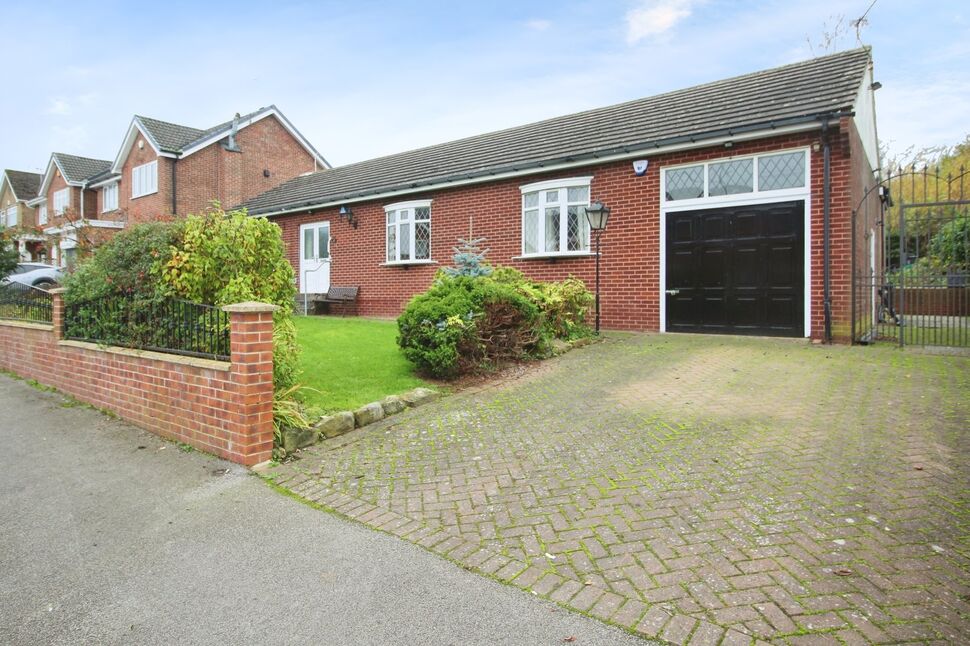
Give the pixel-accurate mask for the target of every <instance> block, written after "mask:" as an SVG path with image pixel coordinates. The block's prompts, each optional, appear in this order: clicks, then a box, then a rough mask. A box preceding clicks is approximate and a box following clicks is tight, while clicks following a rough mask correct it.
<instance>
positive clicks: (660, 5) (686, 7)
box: [626, 0, 693, 45]
mask: <svg viewBox="0 0 970 646" xmlns="http://www.w3.org/2000/svg"><path fill="white" fill-rule="evenodd" d="M692 4H693V0H644V1H642V2H641V3H640V5H639V6H638V7H635V8H633V9H630V10H629V11H628V12H627V13H626V40H627V42H628V43H629V44H631V45H632V44H634V43H636V42H639V41H641V40H643V39H644V38H649V37H651V36H659V35H661V34H664V33H665V32H668V31H670V30H671V29H673V28H674V26H676V25H677V23H679V22H680V21H681V20H683V19H684V18H687V17H688V16H690V14H691V5H692Z"/></svg>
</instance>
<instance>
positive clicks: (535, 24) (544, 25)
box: [525, 18, 552, 31]
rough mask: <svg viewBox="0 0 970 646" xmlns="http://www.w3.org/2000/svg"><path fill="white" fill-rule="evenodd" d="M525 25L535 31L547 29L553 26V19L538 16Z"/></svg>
mask: <svg viewBox="0 0 970 646" xmlns="http://www.w3.org/2000/svg"><path fill="white" fill-rule="evenodd" d="M525 26H526V27H528V28H529V29H531V30H533V31H546V30H548V29H549V28H550V27H552V21H550V20H545V19H543V18H536V19H535V20H529V21H528V22H526V23H525Z"/></svg>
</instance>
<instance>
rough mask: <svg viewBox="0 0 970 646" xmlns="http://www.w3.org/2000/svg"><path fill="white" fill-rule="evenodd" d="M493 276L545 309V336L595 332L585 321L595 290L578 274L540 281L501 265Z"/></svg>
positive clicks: (543, 310)
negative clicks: (576, 275) (577, 276)
mask: <svg viewBox="0 0 970 646" xmlns="http://www.w3.org/2000/svg"><path fill="white" fill-rule="evenodd" d="M492 279H493V280H495V281H496V282H499V283H502V284H504V285H509V286H511V287H513V288H514V289H515V290H517V291H518V292H519V293H521V294H522V295H523V296H525V297H526V298H528V299H529V300H530V301H532V302H533V303H535V305H536V306H537V307H538V308H539V309H540V310H542V314H543V318H542V328H543V329H542V333H543V335H544V336H546V337H548V338H556V339H565V340H570V339H577V338H580V337H584V336H589V335H590V334H591V333H592V330H591V328H590V327H589V325H587V323H586V313H587V312H588V311H589V309H590V307H592V305H593V302H594V300H593V294H592V293H590V291H589V290H588V289H586V284H585V283H583V281H581V280H579V279H578V278H574V277H572V276H570V277H569V278H567V279H566V280H563V281H561V282H539V281H533V280H530V279H529V278H527V277H526V275H525V274H523V273H522V272H521V271H519V270H518V269H513V268H512V267H501V268H499V269H496V270H495V271H494V272H493V273H492Z"/></svg>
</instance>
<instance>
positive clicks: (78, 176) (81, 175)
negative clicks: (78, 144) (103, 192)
mask: <svg viewBox="0 0 970 646" xmlns="http://www.w3.org/2000/svg"><path fill="white" fill-rule="evenodd" d="M54 158H55V159H56V160H57V164H58V166H60V169H61V171H62V172H63V173H64V179H66V180H67V181H69V182H83V181H85V180H88V179H90V178H92V177H94V176H95V175H100V174H102V173H104V172H105V171H106V170H108V169H109V168H111V162H110V161H108V160H106V159H91V158H90V157H78V156H77V155H68V154H65V153H54Z"/></svg>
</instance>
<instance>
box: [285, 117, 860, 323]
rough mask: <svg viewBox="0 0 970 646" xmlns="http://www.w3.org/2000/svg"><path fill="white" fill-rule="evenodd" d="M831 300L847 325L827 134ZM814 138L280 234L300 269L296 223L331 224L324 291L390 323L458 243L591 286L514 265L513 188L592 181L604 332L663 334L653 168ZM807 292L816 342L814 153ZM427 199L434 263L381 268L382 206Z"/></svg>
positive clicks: (842, 142) (323, 216) (841, 232)
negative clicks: (354, 292)
mask: <svg viewBox="0 0 970 646" xmlns="http://www.w3.org/2000/svg"><path fill="white" fill-rule="evenodd" d="M832 139H833V149H832V174H833V182H832V210H831V221H832V259H833V265H834V267H833V272H832V287H833V288H832V293H833V304H834V307H835V308H836V315H837V316H838V318H839V320H840V321H848V303H849V296H850V291H849V275H848V274H849V263H850V257H849V249H850V240H849V234H850V229H849V224H850V209H851V207H850V205H849V203H850V197H849V192H850V189H849V168H848V153H849V142H848V139H847V138H846V137H844V136H841V135H840V131H839V130H838V129H836V130H834V131H833V133H832ZM819 140H820V137H819V133H818V132H814V133H807V134H799V135H790V136H783V137H775V138H770V139H763V140H759V141H754V142H747V143H739V144H736V145H735V146H734V147H733V148H731V149H729V150H728V149H725V148H723V147H720V146H718V147H709V148H703V149H697V150H692V151H685V152H680V153H672V154H668V155H662V156H654V157H649V159H650V167H649V169H648V172H647V174H646V175H645V176H643V177H636V176H635V175H634V173H633V170H632V168H631V164H630V162H628V161H623V162H616V163H611V164H600V165H592V166H588V167H584V168H573V169H569V170H564V171H557V172H554V173H544V174H537V175H530V176H528V177H518V178H514V179H510V180H501V181H495V182H491V183H487V184H478V185H472V186H467V187H457V188H453V189H447V190H439V191H434V192H428V193H416V194H413V195H408V196H406V197H395V198H387V199H383V200H379V201H378V200H375V201H370V202H362V203H355V204H352V205H351V207H352V209H353V212H354V214H355V215H356V217H357V219H358V221H359V228H358V229H356V230H355V229H353V228H351V227H349V226H348V225H347V224H346V222H345V221H344V220H341V219H340V218H338V217H337V209H336V208H331V209H325V210H322V211H317V212H312V213H307V214H296V215H285V216H280V217H277V218H275V220H276V221H277V222H278V223H279V224H280V225H281V227H282V229H283V237H284V241H285V242H286V244H287V253H288V256H289V259H290V261H291V263H293V266H294V267H295V268H296V269H297V271H299V257H298V256H299V244H300V241H299V228H300V225H301V224H304V223H308V222H318V221H324V220H329V221H330V223H331V236H332V238H333V242H332V247H331V253H332V264H331V279H330V282H331V285H335V286H359V287H360V288H361V289H360V294H359V311H360V313H361V314H362V315H365V316H368V315H369V316H396V315H397V314H398V313H400V311H401V309H402V308H403V306H404V304H405V303H406V302H407V300H408V299H409V298H410V297H411V296H413V295H414V294H416V293H418V292H421V291H423V290H425V289H426V288H427V287H428V285H429V284H430V282H431V280H432V278H433V276H434V273H435V271H436V270H437V269H438V267H440V266H442V265H448V264H450V263H451V256H452V253H453V251H452V247H453V246H454V245H455V243H456V239H457V238H458V237H467V236H468V234H469V219H470V218H471V220H472V223H473V234H474V236H476V237H486V238H487V239H488V242H487V245H486V246H487V247H488V248H489V249H490V252H489V254H488V259H489V260H490V261H491V262H492V263H494V264H501V265H509V266H513V267H516V268H518V269H521V270H522V271H523V272H525V273H526V274H528V275H530V276H532V277H534V278H537V279H541V280H560V279H562V278H565V277H567V276H569V275H574V276H577V277H579V278H581V279H583V280H585V281H586V283H587V285H589V286H590V287H591V288H592V287H593V285H594V260H593V258H592V257H585V258H569V259H557V260H554V261H552V260H521V259H516V258H515V257H516V256H518V255H520V253H521V235H522V233H521V206H520V205H521V193H520V190H519V186H521V185H523V184H528V183H532V182H536V181H541V180H545V179H557V178H567V177H578V176H587V175H592V176H593V181H592V185H591V196H592V198H593V199H598V200H602V201H603V202H604V203H606V204H607V205H609V206H610V207H611V208H612V215H611V217H610V223H609V228H608V229H607V231H606V233H604V234H603V239H602V245H603V256H602V261H601V272H602V283H601V284H602V288H601V291H602V315H603V324H604V326H605V327H606V328H610V329H618V330H658V329H659V328H660V302H659V291H660V286H659V281H660V252H659V235H660V197H659V178H660V169H661V168H662V167H664V166H669V165H676V164H683V163H689V162H693V161H701V160H709V159H714V158H719V157H728V156H740V155H747V154H752V153H761V152H767V151H772V150H779V149H786V148H795V147H805V146H811V144H813V143H816V142H818V141H819ZM811 168H812V170H811V209H812V211H811V230H812V238H813V242H812V254H811V285H812V336H814V337H816V338H818V337H820V335H821V334H822V330H823V327H822V321H823V318H822V316H823V315H822V153H821V151H819V152H817V153H816V152H812V153H811ZM426 198H431V199H433V200H434V201H433V203H432V208H431V213H432V214H431V222H432V224H431V236H432V240H431V252H432V258H433V259H434V260H435V261H437V262H438V263H439V265H432V266H411V267H409V268H406V269H405V268H404V267H386V266H382V263H384V262H385V250H384V244H385V242H384V227H385V224H384V222H385V220H384V210H383V207H384V205H385V204H390V203H393V202H397V201H403V200H412V199H415V200H416V199H426Z"/></svg>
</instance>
